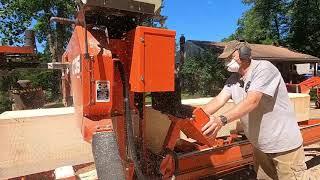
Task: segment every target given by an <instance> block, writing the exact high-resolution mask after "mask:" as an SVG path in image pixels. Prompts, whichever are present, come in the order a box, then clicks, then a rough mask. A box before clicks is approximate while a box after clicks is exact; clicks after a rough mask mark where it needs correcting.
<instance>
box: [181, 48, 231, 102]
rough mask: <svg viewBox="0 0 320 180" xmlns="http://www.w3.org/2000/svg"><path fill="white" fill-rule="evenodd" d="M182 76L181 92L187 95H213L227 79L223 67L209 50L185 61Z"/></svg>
mask: <svg viewBox="0 0 320 180" xmlns="http://www.w3.org/2000/svg"><path fill="white" fill-rule="evenodd" d="M181 74H182V81H183V83H182V90H183V92H184V93H188V94H192V95H194V94H198V95H204V96H208V95H210V96H212V95H215V90H217V89H219V88H221V87H223V82H224V81H225V79H226V77H227V74H228V73H227V72H226V70H225V68H224V65H223V63H222V62H221V61H219V60H218V59H217V57H216V55H214V54H213V53H211V52H210V51H209V50H206V51H203V52H202V53H200V54H199V55H198V56H193V57H188V58H186V59H185V62H184V64H183V68H182V70H181Z"/></svg>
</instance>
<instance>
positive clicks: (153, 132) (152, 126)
mask: <svg viewBox="0 0 320 180" xmlns="http://www.w3.org/2000/svg"><path fill="white" fill-rule="evenodd" d="M145 122H146V146H147V147H148V148H149V149H150V150H151V151H152V152H153V153H156V154H157V153H159V152H160V151H161V150H162V145H163V142H164V140H165V138H166V135H167V132H168V130H169V127H170V124H171V121H170V120H169V118H168V116H167V115H165V114H162V113H161V112H160V111H157V110H154V109H152V108H151V107H146V108H145Z"/></svg>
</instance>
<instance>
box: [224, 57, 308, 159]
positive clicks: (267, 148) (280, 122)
mask: <svg viewBox="0 0 320 180" xmlns="http://www.w3.org/2000/svg"><path fill="white" fill-rule="evenodd" d="M223 91H225V92H227V93H229V94H230V95H231V97H232V99H233V101H234V102H235V104H238V103H240V102H241V101H242V100H244V99H245V98H246V96H247V92H249V91H258V92H262V93H263V96H262V99H261V101H260V103H259V105H258V107H257V108H255V109H254V110H253V111H252V112H250V113H249V114H247V115H245V116H244V117H242V118H241V122H242V125H243V128H244V131H245V134H246V136H247V137H248V139H249V140H250V142H251V143H252V145H253V146H255V147H256V148H258V149H260V150H261V151H262V152H265V153H278V152H285V151H289V150H292V149H295V148H297V147H299V146H301V145H302V142H303V139H302V136H301V133H300V129H299V126H298V123H297V119H296V117H295V113H294V111H293V107H292V105H291V103H290V99H289V96H288V91H287V89H286V86H285V83H284V80H283V78H282V77H281V74H280V72H279V71H278V69H277V68H276V67H275V66H274V65H273V64H271V63H270V62H269V61H262V60H261V61H257V60H252V61H251V65H250V67H249V70H248V72H247V73H246V75H245V76H244V77H240V75H239V74H238V73H234V74H232V75H231V76H230V78H229V79H228V80H227V82H226V84H225V86H224V88H223Z"/></svg>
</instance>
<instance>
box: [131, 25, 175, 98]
mask: <svg viewBox="0 0 320 180" xmlns="http://www.w3.org/2000/svg"><path fill="white" fill-rule="evenodd" d="M131 33H132V34H133V36H134V42H133V49H132V64H131V70H130V85H131V91H133V92H164V91H174V66H175V35H176V33H175V31H171V30H167V29H159V28H150V27H141V26H140V27H137V28H136V29H135V30H134V31H133V32H131Z"/></svg>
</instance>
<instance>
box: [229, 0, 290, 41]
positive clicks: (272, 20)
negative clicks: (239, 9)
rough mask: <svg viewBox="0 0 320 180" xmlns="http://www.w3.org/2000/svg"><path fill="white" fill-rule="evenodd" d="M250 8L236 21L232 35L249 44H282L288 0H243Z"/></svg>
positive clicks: (230, 38) (286, 30) (285, 35)
mask: <svg viewBox="0 0 320 180" xmlns="http://www.w3.org/2000/svg"><path fill="white" fill-rule="evenodd" d="M242 2H243V3H244V4H247V5H249V6H251V8H250V9H249V10H248V11H247V12H245V13H244V14H243V16H242V17H241V18H240V19H239V21H238V28H237V30H236V32H235V33H234V34H232V35H231V36H230V37H228V38H226V39H224V40H225V41H227V40H232V39H235V38H236V37H242V38H244V39H246V40H247V41H248V42H251V43H263V44H272V43H276V44H283V43H284V41H285V40H286V37H287V34H288V29H289V27H288V21H289V16H288V13H289V11H288V10H289V7H290V2H291V1H290V0H243V1H242Z"/></svg>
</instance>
